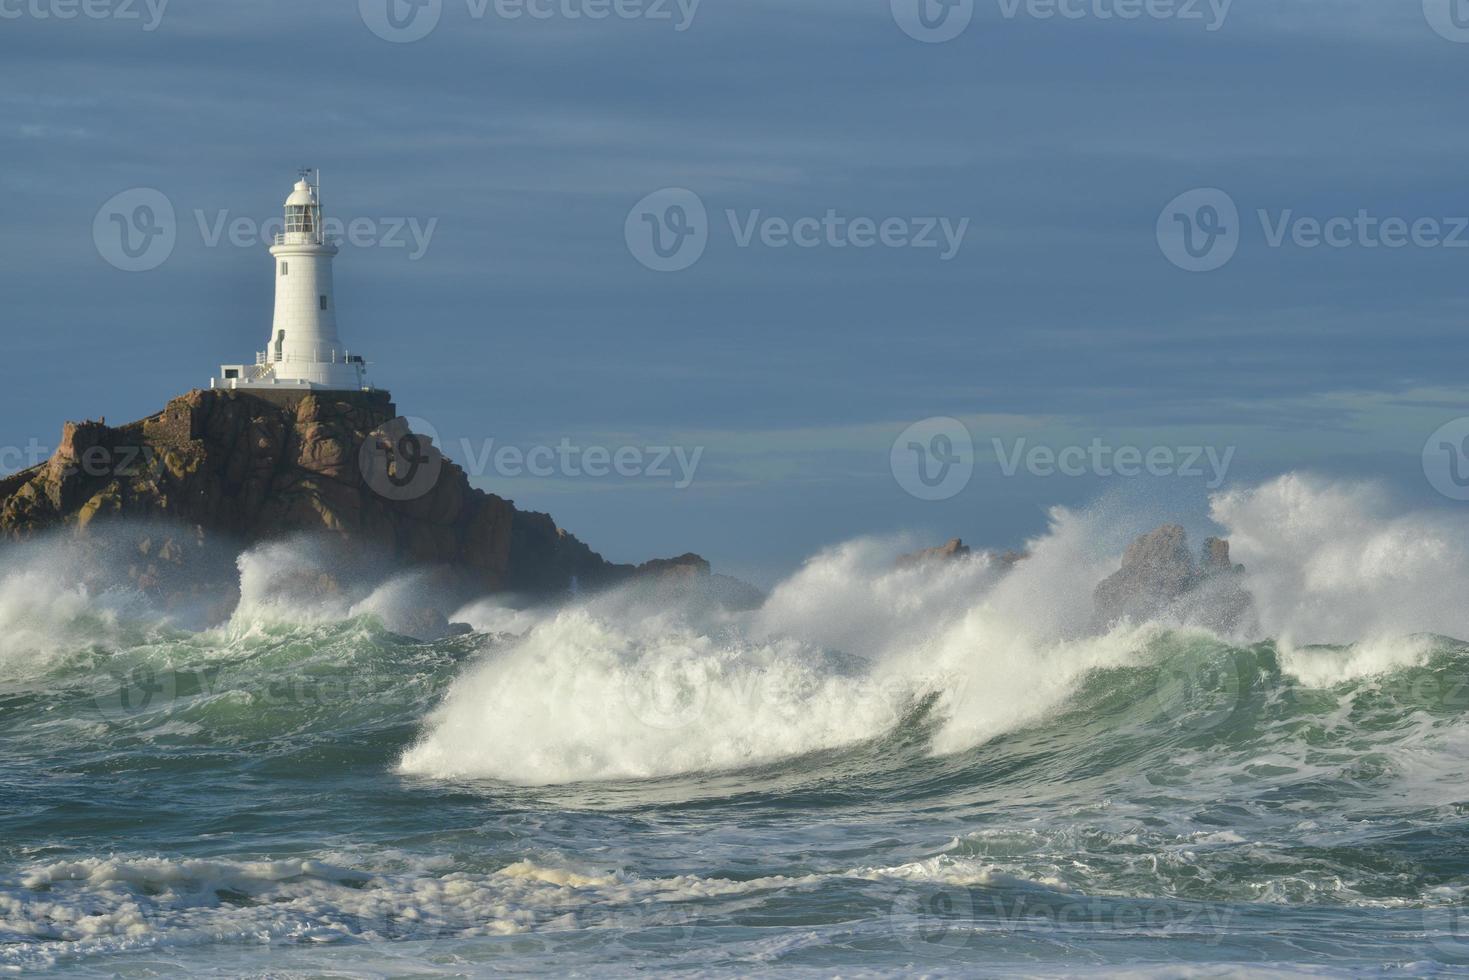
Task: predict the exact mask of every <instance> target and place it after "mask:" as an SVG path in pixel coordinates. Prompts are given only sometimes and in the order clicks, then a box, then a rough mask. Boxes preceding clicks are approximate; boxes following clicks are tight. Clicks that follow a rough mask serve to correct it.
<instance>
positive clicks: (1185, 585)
mask: <svg viewBox="0 0 1469 980" xmlns="http://www.w3.org/2000/svg"><path fill="white" fill-rule="evenodd" d="M1243 572H1244V567H1243V566H1241V565H1235V564H1233V563H1232V562H1231V561H1230V558H1229V542H1228V541H1224V540H1222V539H1220V538H1209V539H1208V540H1207V541H1205V542H1204V547H1203V552H1202V556H1201V558H1199V559H1195V558H1194V556H1193V554H1192V553H1191V552H1190V551H1189V547H1188V535H1187V534H1186V533H1185V531H1184V529H1183V528H1182V527H1180V526H1178V525H1177V524H1166V525H1164V526H1163V527H1160V528H1158V529H1157V530H1155V531H1152V532H1150V533H1148V534H1145V535H1143V536H1142V537H1140V538H1138V539H1137V540H1136V541H1134V542H1133V543H1132V544H1131V545H1130V546H1129V547H1128V549H1127V553H1126V554H1125V555H1123V558H1122V567H1121V568H1120V569H1118V570H1117V572H1116V573H1114V574H1113V575H1111V576H1109V577H1108V578H1107V579H1105V580H1104V581H1103V582H1102V583H1101V584H1100V585H1098V586H1097V589H1096V592H1095V594H1094V597H1093V598H1094V603H1095V607H1094V608H1095V613H1094V625H1095V626H1096V627H1097V628H1098V629H1106V628H1108V627H1110V626H1112V625H1115V624H1116V623H1118V622H1119V621H1121V620H1124V619H1128V620H1131V621H1133V622H1145V621H1147V620H1151V619H1157V618H1160V617H1166V618H1169V619H1173V620H1176V621H1178V622H1182V623H1186V624H1188V625H1197V626H1203V627H1207V628H1209V629H1213V630H1216V631H1220V632H1230V631H1233V630H1236V629H1238V628H1240V627H1241V626H1242V625H1244V624H1245V623H1246V621H1247V620H1248V619H1249V618H1250V617H1252V616H1253V612H1254V601H1253V599H1252V598H1251V597H1250V594H1249V593H1248V592H1246V591H1245V589H1244V587H1243V586H1242V585H1241V583H1240V578H1241V575H1242V574H1243Z"/></svg>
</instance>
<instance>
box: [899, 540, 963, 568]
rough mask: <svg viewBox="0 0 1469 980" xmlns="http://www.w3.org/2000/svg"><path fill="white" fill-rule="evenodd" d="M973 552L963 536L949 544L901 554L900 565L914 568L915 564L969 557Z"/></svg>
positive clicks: (900, 566)
mask: <svg viewBox="0 0 1469 980" xmlns="http://www.w3.org/2000/svg"><path fill="white" fill-rule="evenodd" d="M972 553H973V552H972V549H970V547H969V545H967V544H965V543H964V541H963V540H962V539H961V538H954V539H953V540H952V541H950V542H949V543H948V544H943V545H939V546H938V547H937V548H925V549H923V550H922V551H915V552H913V553H912V554H911V555H899V556H898V567H899V568H912V567H913V566H914V565H923V564H926V563H928V562H931V561H953V560H954V559H956V558H968V557H969V556H970V554H972Z"/></svg>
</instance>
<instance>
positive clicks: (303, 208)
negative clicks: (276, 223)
mask: <svg viewBox="0 0 1469 980" xmlns="http://www.w3.org/2000/svg"><path fill="white" fill-rule="evenodd" d="M286 231H287V232H292V233H296V232H299V233H301V234H305V235H309V234H312V233H313V232H315V231H316V222H315V220H314V219H313V218H312V214H311V207H310V205H306V204H293V205H291V206H290V207H288V208H286Z"/></svg>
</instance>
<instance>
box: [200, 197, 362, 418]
mask: <svg viewBox="0 0 1469 980" xmlns="http://www.w3.org/2000/svg"><path fill="white" fill-rule="evenodd" d="M284 228H285V230H284V231H283V232H281V233H280V234H278V235H276V236H275V243H274V244H273V245H272V246H271V248H270V254H271V258H272V259H273V261H274V264H275V268H274V275H275V317H274V319H273V320H272V322H271V325H270V337H269V338H268V339H267V341H266V347H265V350H263V351H261V352H260V353H257V354H256V355H255V363H254V364H224V365H221V366H220V369H219V377H217V378H214V379H212V380H211V381H210V383H209V386H210V387H211V388H224V389H238V388H253V389H261V388H266V389H276V390H281V389H284V390H287V391H289V390H306V391H362V390H364V389H367V388H368V387H369V386H368V384H367V381H366V374H367V364H366V362H365V361H364V360H363V359H362V356H361V355H360V354H353V353H351V352H350V351H348V350H347V348H346V347H345V345H343V343H342V339H341V335H340V334H339V333H338V332H337V301H336V296H335V295H334V294H333V290H332V259H334V258H336V256H337V246H336V245H335V244H334V243H333V241H332V240H331V238H330V237H328V235H327V234H326V229H325V227H324V225H323V223H322V215H321V176H320V172H319V171H311V170H303V171H301V175H300V180H298V181H296V186H295V187H294V188H292V189H291V195H290V197H287V198H286V214H285V225H284Z"/></svg>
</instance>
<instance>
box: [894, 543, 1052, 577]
mask: <svg viewBox="0 0 1469 980" xmlns="http://www.w3.org/2000/svg"><path fill="white" fill-rule="evenodd" d="M974 553H975V552H974V550H973V549H972V548H970V547H969V546H968V545H967V544H965V543H964V541H963V539H961V538H954V539H953V540H952V541H950V542H949V543H948V544H942V545H939V546H938V547H937V548H925V549H924V550H922V551H915V552H913V553H912V554H908V555H899V556H898V561H897V567H898V568H912V567H914V566H915V565H923V564H927V563H928V562H931V561H957V560H959V559H962V558H969V557H971V556H973V555H974ZM979 554H980V555H981V556H982V557H983V558H985V559H986V560H987V561H989V562H990V563H991V564H993V565H996V566H998V567H999V568H1000V569H1001V570H1002V571H1007V572H1008V571H1009V570H1010V569H1012V568H1014V567H1015V566H1016V565H1017V564H1019V563H1020V562H1022V561H1024V560H1025V559H1027V558H1029V557H1030V556H1029V555H1027V554H1026V553H1025V552H1023V551H981V552H979Z"/></svg>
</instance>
